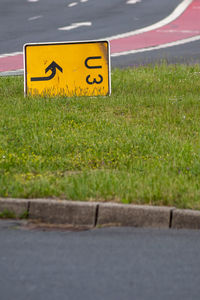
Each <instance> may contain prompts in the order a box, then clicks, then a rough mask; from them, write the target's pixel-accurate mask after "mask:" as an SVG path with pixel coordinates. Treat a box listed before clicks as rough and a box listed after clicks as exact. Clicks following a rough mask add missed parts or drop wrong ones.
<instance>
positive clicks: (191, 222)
mask: <svg viewBox="0 0 200 300" xmlns="http://www.w3.org/2000/svg"><path fill="white" fill-rule="evenodd" d="M172 228H177V229H183V228H186V229H200V211H197V210H190V209H175V210H174V211H173V218H172Z"/></svg>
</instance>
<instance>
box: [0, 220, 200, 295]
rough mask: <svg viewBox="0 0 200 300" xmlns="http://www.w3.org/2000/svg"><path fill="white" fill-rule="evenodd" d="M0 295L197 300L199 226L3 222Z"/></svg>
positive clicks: (0, 254) (199, 286) (199, 273)
mask: <svg viewBox="0 0 200 300" xmlns="http://www.w3.org/2000/svg"><path fill="white" fill-rule="evenodd" d="M0 243H1V247H0V291H1V296H0V298H1V300H13V299H20V300H29V299H30V300H32V299H34V300H35V299H37V300H40V299H41V300H44V299H48V300H51V299H52V300H55V299H56V300H59V299H62V300H63V299H66V300H68V299H69V300H73V299H74V300H77V299H82V300H84V299H87V300H90V299H91V300H94V299H95V300H98V299H99V300H102V299H104V300H112V299H113V300H121V299H126V300H129V299H131V300H132V299H137V300H140V299H141V300H146V299H148V300H149V299H154V300H156V299H159V300H160V299H162V300H165V299H167V300H168V299H171V300H173V299H177V300H180V299H181V300H184V299H185V300H188V299H193V300H195V299H199V294H200V284H199V283H200V272H199V267H200V252H199V248H200V239H199V232H198V231H191V230H190V231H186V230H179V231H177V230H155V229H154V230H152V229H136V228H107V229H106V228H105V229H95V230H91V231H80V232H69V231H68V232H61V231H47V232H45V231H42V230H27V229H22V228H21V229H20V227H18V225H17V224H16V223H15V222H14V221H0Z"/></svg>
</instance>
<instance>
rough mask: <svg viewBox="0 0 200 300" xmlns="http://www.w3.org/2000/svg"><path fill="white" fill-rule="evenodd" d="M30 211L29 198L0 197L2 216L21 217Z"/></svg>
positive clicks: (0, 212) (0, 213)
mask: <svg viewBox="0 0 200 300" xmlns="http://www.w3.org/2000/svg"><path fill="white" fill-rule="evenodd" d="M27 212H28V200H26V199H11V198H0V215H1V216H2V217H6V216H9V215H10V216H12V215H13V217H16V218H21V217H23V216H26V214H27Z"/></svg>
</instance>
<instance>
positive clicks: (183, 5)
mask: <svg viewBox="0 0 200 300" xmlns="http://www.w3.org/2000/svg"><path fill="white" fill-rule="evenodd" d="M192 1H193V0H183V2H181V3H180V4H179V5H178V6H177V7H176V8H175V9H174V11H173V12H172V13H171V14H170V15H169V16H168V17H166V18H165V19H163V20H161V21H159V22H157V23H155V24H152V25H150V26H147V27H144V28H140V29H137V30H134V31H130V32H125V33H122V34H117V35H113V36H110V37H107V38H106V39H108V40H116V39H120V38H125V37H129V36H132V35H136V34H140V33H143V32H147V31H150V30H154V29H157V28H160V27H162V26H164V25H167V24H169V23H170V22H172V21H174V20H175V19H177V18H178V17H179V16H180V15H181V14H182V13H183V12H184V11H185V10H186V8H187V7H188V6H189V5H190V4H191V3H192Z"/></svg>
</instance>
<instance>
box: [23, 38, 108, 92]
mask: <svg viewBox="0 0 200 300" xmlns="http://www.w3.org/2000/svg"><path fill="white" fill-rule="evenodd" d="M24 65H25V72H24V77H25V78H24V86H25V94H26V95H41V96H45V95H47V96H57V95H60V96H68V97H71V96H98V95H102V96H106V95H109V94H110V92H111V87H110V85H111V83H110V47H109V42H108V41H89V42H70V43H64V42H62V43H42V44H26V45H24Z"/></svg>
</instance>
